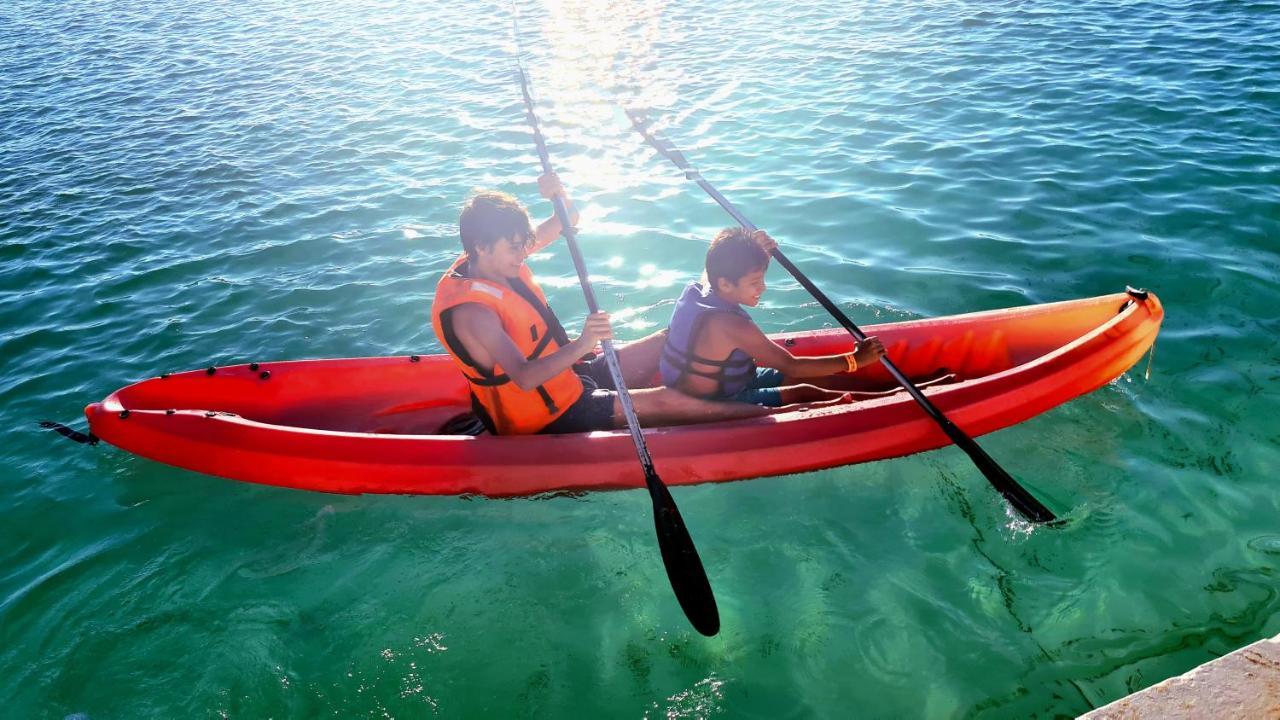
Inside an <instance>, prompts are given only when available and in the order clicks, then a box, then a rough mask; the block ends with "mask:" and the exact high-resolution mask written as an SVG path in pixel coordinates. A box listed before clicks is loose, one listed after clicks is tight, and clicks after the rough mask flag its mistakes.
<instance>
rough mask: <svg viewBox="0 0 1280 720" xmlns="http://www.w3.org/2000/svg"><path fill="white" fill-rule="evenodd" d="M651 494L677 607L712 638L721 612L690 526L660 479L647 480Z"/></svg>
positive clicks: (699, 629)
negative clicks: (677, 603)
mask: <svg viewBox="0 0 1280 720" xmlns="http://www.w3.org/2000/svg"><path fill="white" fill-rule="evenodd" d="M649 493H650V495H652V497H653V524H654V528H655V529H656V530H657V531H658V547H659V548H660V549H661V550H662V564H663V565H665V566H666V567H667V579H669V580H670V581H671V589H672V590H674V591H675V593H676V600H677V601H679V602H680V609H681V610H684V614H685V617H687V618H689V622H690V623H691V624H692V625H693V628H694V629H695V630H697V631H698V632H700V633H702V634H703V635H706V636H707V637H711V636H713V635H715V634H716V633H718V632H720V611H719V610H718V609H717V608H716V596H715V595H714V594H712V592H711V581H710V580H708V579H707V572H706V570H703V568H702V559H701V558H699V557H698V549H697V548H695V547H694V546H693V538H691V537H689V529H688V528H686V527H685V525H684V518H682V517H680V510H679V508H677V507H676V501H675V500H674V499H672V497H671V492H670V491H669V490H667V486H666V485H663V484H662V483H661V482H657V483H653V482H650V483H649Z"/></svg>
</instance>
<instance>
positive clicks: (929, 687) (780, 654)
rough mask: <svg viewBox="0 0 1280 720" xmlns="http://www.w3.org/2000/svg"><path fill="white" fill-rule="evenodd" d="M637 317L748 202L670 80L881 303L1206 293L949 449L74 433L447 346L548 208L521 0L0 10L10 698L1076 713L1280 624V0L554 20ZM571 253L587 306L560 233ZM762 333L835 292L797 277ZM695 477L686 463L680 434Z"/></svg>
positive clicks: (619, 273)
mask: <svg viewBox="0 0 1280 720" xmlns="http://www.w3.org/2000/svg"><path fill="white" fill-rule="evenodd" d="M521 13H522V16H521V31H522V33H521V34H522V44H523V46H524V47H525V50H526V51H527V57H526V64H527V65H528V66H529V68H530V72H531V74H532V78H533V81H534V83H535V86H536V89H537V92H538V95H539V100H540V103H541V108H540V109H541V114H542V116H543V119H544V121H545V125H546V127H545V131H546V133H547V136H548V140H549V142H550V144H551V150H552V153H553V157H554V158H555V160H556V163H557V166H558V169H559V171H560V174H561V175H562V176H563V177H564V178H565V181H566V183H567V184H568V185H569V186H570V187H571V190H572V192H573V193H574V196H575V198H576V199H577V200H578V201H579V203H580V205H581V206H582V209H583V216H584V217H583V222H582V232H583V242H584V251H585V253H586V255H587V258H588V264H589V265H590V266H591V268H592V274H593V277H594V279H595V282H596V290H597V293H598V294H599V296H600V298H601V302H602V304H604V305H605V306H606V307H608V308H609V309H611V310H612V311H613V313H614V316H615V318H618V321H619V325H620V329H619V335H621V336H623V337H638V336H640V335H643V334H645V333H647V332H649V331H651V330H653V329H655V328H656V327H658V326H659V325H661V324H662V323H665V321H666V319H667V317H668V316H669V313H670V306H671V301H672V299H673V298H674V297H675V295H676V293H677V292H678V291H679V288H680V287H681V286H682V285H683V284H684V283H685V282H686V281H688V280H691V279H693V278H694V277H695V276H696V275H697V274H698V270H699V267H700V258H701V255H702V252H703V246H702V245H701V244H700V243H699V242H698V239H699V238H706V237H708V236H710V235H711V234H712V233H713V232H714V231H715V230H716V229H718V228H719V227H721V226H723V225H725V224H726V223H727V222H728V219H727V217H725V216H724V215H723V214H722V213H721V211H720V210H719V209H718V208H716V207H715V206H714V205H712V204H710V203H709V202H708V201H707V200H706V199H705V198H704V197H703V196H701V195H700V194H699V193H698V192H697V189H696V188H694V187H693V186H692V185H689V184H687V183H686V182H684V181H683V179H682V178H681V177H680V176H679V175H678V174H676V173H674V172H673V171H672V170H671V168H670V167H669V166H667V165H666V164H664V163H663V162H662V161H660V160H658V159H655V158H653V157H652V154H651V153H650V152H649V151H647V150H646V149H645V148H644V147H643V146H641V145H640V144H639V143H638V142H637V141H636V138H635V137H634V135H633V134H632V133H631V131H630V129H629V127H628V126H627V124H626V120H625V117H623V116H622V115H621V113H620V112H619V111H618V110H617V109H616V106H615V105H614V104H613V103H612V100H613V99H614V98H616V97H624V98H627V99H628V100H629V101H630V102H634V103H636V104H640V105H645V106H650V107H652V108H653V109H654V112H655V114H659V115H661V116H663V117H664V118H666V119H667V120H668V121H669V123H670V125H669V128H668V131H667V132H668V134H669V135H671V136H672V137H673V138H674V139H678V140H679V142H680V144H681V145H682V146H683V147H684V148H685V149H686V151H687V152H688V154H689V155H690V157H691V159H692V160H694V162H695V163H697V164H698V165H699V166H700V168H701V169H702V171H703V173H704V174H705V175H706V176H707V177H708V178H710V179H712V181H713V182H714V183H716V184H717V185H718V186H719V187H720V188H721V189H722V190H723V191H724V193H725V194H726V195H727V196H728V197H730V198H731V199H733V200H734V201H735V202H736V203H738V204H739V205H740V206H742V208H743V209H744V210H745V211H746V212H747V214H748V215H749V216H750V217H751V218H752V220H753V221H755V222H756V223H757V224H759V225H760V226H762V227H765V228H768V229H770V230H771V231H772V232H773V233H774V235H775V236H777V237H778V238H779V240H780V241H781V242H782V243H784V245H785V247H786V248H787V253H788V255H789V256H790V257H791V258H792V259H793V260H794V261H795V262H796V263H797V264H799V265H800V266H801V267H802V268H803V269H804V270H805V271H806V272H807V273H808V274H809V275H810V276H811V277H812V278H813V279H814V281H815V282H817V283H818V284H819V285H820V286H821V287H823V288H824V289H825V290H826V291H827V292H828V294H830V295H831V297H832V298H833V299H835V300H836V301H837V302H838V303H840V304H841V305H842V306H843V307H844V308H845V309H846V311H847V312H848V313H849V314H850V316H851V317H852V318H853V319H854V320H855V322H859V323H863V324H872V323H874V322H879V321H887V320H894V319H901V318H917V317H928V316H935V315H946V314H953V313H959V312H966V311H972V310H981V309H989V308H998V307H1008V306H1016V305H1023V304H1028V303H1038V302H1047V301H1054V300H1064V299H1070V298H1076V297H1086V296H1092V295H1098V294H1103V293H1109V292H1115V291H1118V290H1121V289H1123V287H1124V286H1125V285H1126V284H1132V285H1140V286H1146V287H1150V288H1151V289H1153V290H1154V291H1156V292H1157V293H1159V295H1160V297H1161V299H1162V301H1163V302H1164V303H1165V307H1166V311H1167V313H1168V315H1167V318H1166V321H1165V326H1164V330H1163V332H1162V334H1161V337H1160V340H1159V342H1158V344H1157V348H1156V351H1155V357H1154V361H1153V364H1152V366H1151V375H1150V378H1149V379H1148V378H1146V377H1145V376H1144V372H1143V371H1144V370H1145V368H1144V367H1142V366H1139V368H1136V369H1135V370H1134V371H1132V372H1130V373H1129V374H1127V375H1125V376H1124V377H1122V378H1121V379H1119V380H1118V381H1116V382H1115V383H1112V384H1111V385H1108V386H1106V387H1104V388H1102V389H1100V390H1099V391H1097V392H1095V393H1093V394H1091V395H1089V396H1086V397H1083V398H1081V399H1079V400H1076V401H1074V402H1072V403H1070V404H1068V405H1066V406H1063V407H1061V408H1058V409H1055V410H1053V411H1051V412H1049V413H1047V414H1045V415H1043V416H1041V417H1039V418H1036V419H1034V420H1032V421H1030V422H1027V423H1024V424H1022V425H1019V426H1017V427H1014V428H1010V429H1007V430H1004V431H1001V432H998V433H996V434H994V435H991V436H988V437H986V438H984V440H983V442H982V444H983V446H984V447H985V448H987V449H988V450H989V451H990V452H991V454H992V455H993V456H995V457H996V458H998V459H999V460H1000V461H1001V462H1002V464H1004V465H1005V467H1007V468H1008V469H1009V470H1010V471H1011V472H1013V473H1014V474H1015V475H1016V476H1017V477H1018V478H1019V479H1021V480H1022V481H1023V482H1024V483H1025V484H1026V485H1027V486H1028V487H1029V488H1031V489H1032V490H1033V491H1034V492H1035V493H1036V494H1037V496H1038V497H1040V498H1042V499H1044V500H1045V501H1046V502H1047V503H1049V504H1050V505H1051V506H1052V507H1054V508H1055V509H1058V510H1060V511H1061V512H1062V514H1064V515H1065V516H1066V517H1067V518H1068V523H1067V524H1066V526H1065V527H1064V528H1061V529H1058V530H1052V531H1046V530H1036V531H1033V532H1026V531H1025V530H1024V529H1022V528H1020V527H1018V526H1017V525H1015V524H1013V523H1011V521H1010V518H1009V516H1008V515H1007V511H1006V509H1005V507H1004V506H1003V505H1002V504H1001V503H1000V502H999V500H998V497H997V496H996V495H995V494H994V493H992V492H991V491H990V490H989V488H988V487H987V486H986V484H985V482H984V481H983V480H982V479H981V477H980V476H978V475H977V473H975V472H974V471H973V469H972V466H971V465H970V464H969V462H968V460H967V459H966V458H965V456H964V455H963V454H962V453H960V452H959V451H956V450H954V449H946V450H941V451H937V452H933V453H928V454H925V455H919V456H915V457H911V458H905V459H900V460H893V461H889V462H882V463H875V464H871V465H862V466H856V467H848V468H837V469H832V470H827V471H823V472H817V473H810V474H806V475H800V476H791V477H781V478H769V479H763V480H756V481H748V482H742V483H732V484H726V485H716V486H705V487H692V488H683V489H678V490H676V491H675V496H676V499H677V500H678V502H679V503H680V507H681V510H682V511H683V513H684V516H685V518H686V520H687V521H688V523H689V525H690V526H691V529H692V530H693V533H694V535H695V537H696V539H697V542H698V547H699V549H700V551H701V553H702V558H703V561H704V563H705V564H706V566H707V569H708V572H709V574H710V576H711V578H712V581H713V583H714V586H715V590H716V594H717V597H718V599H719V601H720V608H721V613H722V616H723V621H724V630H723V632H722V634H721V635H720V636H718V637H717V638H714V639H704V638H702V637H700V636H698V635H697V634H696V633H694V632H693V631H692V630H691V629H690V628H689V627H688V626H687V624H686V623H685V621H684V619H683V617H682V615H681V613H680V610H679V608H678V606H677V605H676V604H675V602H674V601H673V599H672V598H671V596H670V591H669V589H668V586H667V582H666V578H665V576H664V573H663V570H662V566H661V562H660V559H659V557H658V554H657V551H656V547H655V544H654V542H653V538H652V534H653V530H652V520H651V517H650V514H649V503H648V498H647V497H646V496H645V495H644V494H643V493H640V492H618V493H597V494H590V495H585V496H581V497H552V498H535V499H521V500H502V501H498V500H482V499H474V498H471V499H469V498H453V497H443V498H432V497H335V496H326V495H320V494H311V493H305V492H297V491H288V490H281V489H275V488H268V487H258V486H250V485H245V484H241V483H235V482H230V481H226V480H219V479H216V478H210V477H205V476H201V475H196V474H193V473H189V472H185V471H181V470H176V469H173V468H169V467H166V466H162V465H158V464H155V463H153V462H150V461H147V460H143V459H140V458H137V457H133V456H130V455H128V454H126V453H124V452H122V451H119V450H116V449H113V448H110V447H105V446H103V447H98V448H93V449H90V448H83V447H78V446H74V445H72V444H70V443H67V442H65V441H62V440H61V439H59V438H58V437H57V436H56V435H53V434H52V433H48V432H47V431H42V430H40V429H39V428H37V427H36V424H35V423H36V421H38V420H41V419H44V418H52V419H56V420H61V421H64V422H72V423H79V422H80V420H79V419H80V417H81V416H80V412H81V409H82V408H83V406H84V405H85V404H86V403H88V402H92V401H95V400H98V399H101V398H102V397H103V396H105V395H106V394H107V393H109V392H110V391H112V390H114V389H116V388H118V387H120V386H122V385H124V384H127V383H129V382H133V381H135V380H138V379H141V378H144V377H148V376H151V375H155V374H157V373H159V372H164V371H174V370H185V369H191V368H197V367H203V366H206V365H208V364H211V363H215V364H223V363H229V362H243V361H248V360H255V359H256V360H263V361H265V360H275V359H292V358H304V357H316V358H319V357H343V356H348V357H349V356H366V355H384V354H396V353H408V352H421V353H429V352H438V351H439V344H438V343H437V342H436V340H435V338H434V337H433V335H432V333H431V330H430V327H429V318H428V308H429V305H430V300H431V292H432V290H433V288H434V284H435V281H436V279H437V278H438V276H439V273H440V272H441V271H442V270H443V269H444V268H445V267H446V266H447V265H448V263H449V262H450V261H451V259H452V257H453V255H454V253H455V252H456V248H457V245H456V227H455V225H454V223H455V221H456V217H457V211H458V207H459V205H460V204H461V202H462V201H463V200H464V199H465V197H466V196H467V194H468V193H469V192H470V191H471V190H472V189H474V188H478V187H497V188H500V189H504V190H508V191H511V192H514V193H516V194H518V195H520V196H521V197H522V198H524V199H526V200H527V201H528V202H529V203H530V204H531V206H532V209H533V211H534V213H535V214H538V215H545V214H546V213H548V212H549V208H548V207H546V206H545V204H544V203H541V202H539V201H537V198H536V191H535V188H534V183H533V181H534V178H535V176H536V174H537V166H536V159H535V156H534V151H533V146H532V144H531V142H530V141H529V136H528V133H527V129H526V128H525V126H524V125H523V116H522V110H521V107H520V95H519V89H518V86H517V85H516V84H515V82H514V81H513V78H512V62H511V54H510V53H511V48H510V36H509V27H510V8H509V6H508V5H505V4H492V5H491V4H481V3H475V4H460V5H448V6H435V5H422V4H412V3H401V2H398V1H396V0H388V1H387V2H367V1H364V0H354V1H353V2H349V3H341V4H334V3H313V2H304V3H297V4H286V3H279V2H272V1H270V0H267V1H264V2H259V3H249V4H242V5H236V6H234V7H230V6H216V7H203V6H202V7H192V6H189V5H188V4H179V3H175V2H159V3H151V4H147V5H144V6H138V5H128V4H122V3H114V2H107V3H84V2H67V3H55V4H47V3H36V2H29V1H28V0H19V1H18V2H15V3H10V4H8V5H6V7H5V9H3V10H0V75H2V76H3V77H4V82H3V83H0V167H4V168H5V173H3V174H2V175H0V358H3V360H4V368H5V371H4V373H3V376H0V416H2V417H3V421H4V427H6V428H8V433H7V435H6V442H5V443H4V444H3V445H0V459H3V463H4V464H3V467H4V468H5V469H6V471H7V472H5V473H3V475H0V528H3V530H2V535H0V537H3V540H4V542H3V543H0V697H3V698H6V700H7V706H6V713H7V714H12V715H13V716H14V717H54V718H61V717H66V716H69V715H75V714H77V713H79V714H82V715H83V716H87V717H89V718H109V717H175V716H224V717H269V716H270V717H280V716H284V717H307V716H316V715H321V714H326V715H329V714H332V715H337V716H342V717H350V716H357V717H363V716H379V717H381V716H391V717H422V716H440V717H486V716H492V717H523V716H529V717H558V716H568V715H573V716H606V717H635V716H645V717H661V716H665V717H707V716H723V717H733V718H739V717H761V718H766V717H767V718H777V717H847V716H849V715H850V714H852V715H854V716H860V717H939V718H949V717H984V718H986V717H996V718H999V717H1009V718H1024V717H1056V716H1070V715H1075V714H1078V713H1080V712H1084V711H1086V710H1088V709H1089V708H1091V707H1096V706H1099V705H1101V704H1104V703H1106V702H1109V701H1110V700H1113V699H1115V698H1117V697H1120V696H1122V695H1124V694H1126V693H1128V692H1130V691H1132V690H1136V689H1139V688H1141V687H1145V686H1147V685H1150V684H1152V683H1154V682H1157V681H1158V680H1160V679H1163V678H1165V677H1168V676H1170V675H1172V674H1176V673H1180V672H1183V671H1185V670H1187V669H1189V668H1191V667H1194V666H1195V665H1197V664H1200V663H1202V662H1205V661H1207V660H1209V659H1211V658H1213V657H1215V656H1218V655H1221V654H1223V653H1226V652H1228V651H1230V650H1233V649H1235V648H1237V647H1240V646H1243V645H1245V644H1247V643H1249V642H1251V641H1253V640H1255V639H1257V638H1259V637H1262V636H1267V635H1275V634H1276V633H1280V616H1277V611H1280V595H1278V593H1277V590H1276V587H1277V577H1276V576H1277V572H1278V571H1280V526H1278V523H1277V521H1276V518H1277V517H1280V496H1278V494H1277V492H1276V490H1275V487H1274V483H1273V481H1272V475H1273V470H1274V468H1275V467H1276V466H1277V464H1278V463H1280V420H1277V416H1276V412H1275V407H1276V400H1277V396H1278V390H1280V347H1278V346H1277V343H1276V341H1275V336H1276V333H1277V331H1280V322H1278V321H1277V320H1276V317H1277V313H1276V308H1278V307H1280V282H1278V281H1280V196H1278V195H1277V192H1276V188H1277V187H1280V163H1278V162H1277V161H1276V159H1275V158H1276V151H1277V148H1278V147H1280V49H1278V48H1277V46H1276V44H1275V42H1274V38H1275V37H1277V36H1278V35H1280V5H1277V4H1276V3H1270V2H1240V3H1218V2H1198V1H1190V2H1139V3H1132V4H1125V5H1116V4H1112V3H1102V2H1086V3H1061V2H1033V3H995V4H992V3H967V2H955V3H933V4H924V5H920V4H916V5H907V6H884V5H881V4H874V3H855V4H853V5H843V6H837V5H831V4H820V3H814V4H791V5H787V6H777V5H775V4H765V3H760V2H757V1H755V0H743V1H741V2H730V3H721V4H717V5H716V6H714V8H712V7H695V6H686V5H682V4H663V3H654V4H640V3H615V4H609V3H603V2H589V3H548V4H546V5H536V4H532V3H529V4H523V5H521ZM533 266H534V268H535V271H536V272H537V273H538V276H539V278H540V280H541V281H542V282H543V285H544V287H545V288H546V289H547V291H548V294H549V296H550V299H551V302H552V304H553V305H554V306H555V307H556V308H557V309H558V310H559V312H560V313H561V315H562V316H563V317H564V319H565V320H566V324H569V325H570V326H575V325H576V324H577V323H578V322H580V319H581V317H582V313H583V305H582V302H581V294H580V291H579V290H578V289H577V287H576V285H575V283H574V280H573V271H572V268H571V266H570V263H569V259H568V257H567V253H566V252H564V250H563V249H562V248H560V246H559V245H556V246H553V250H552V252H550V253H548V254H547V256H546V257H543V258H539V259H537V260H536V261H535V262H534V263H533ZM769 280H770V284H771V288H770V290H769V292H768V294H767V295H766V297H765V302H764V304H763V306H762V308H761V309H759V310H757V311H755V317H756V318H757V320H758V321H759V323H760V324H761V325H762V326H763V327H764V328H765V329H766V330H769V331H782V330H790V329H799V328H810V327H817V326H822V325H829V324H830V320H829V319H828V318H827V317H825V316H824V314H823V312H822V309H821V307H819V306H818V305H817V304H816V303H815V302H813V301H812V299H811V298H809V297H808V296H807V295H806V294H805V293H804V291H803V289H801V288H800V287H799V286H798V285H797V284H796V283H794V282H793V281H791V280H790V279H788V278H786V277H785V274H784V273H783V272H782V271H781V270H780V269H778V268H774V269H772V270H770V275H769ZM658 462H659V470H661V459H660V458H659V459H658Z"/></svg>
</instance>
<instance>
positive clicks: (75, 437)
mask: <svg viewBox="0 0 1280 720" xmlns="http://www.w3.org/2000/svg"><path fill="white" fill-rule="evenodd" d="M40 427H42V428H45V429H46V430H52V431H54V432H56V433H58V434H59V435H61V436H63V437H65V438H66V439H68V440H71V441H74V442H77V443H80V444H81V445H97V444H98V436H97V435H94V434H93V433H82V432H80V431H79V430H73V429H71V428H69V427H67V426H66V425H63V424H62V423H56V422H54V421H52V420H41V421H40Z"/></svg>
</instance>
